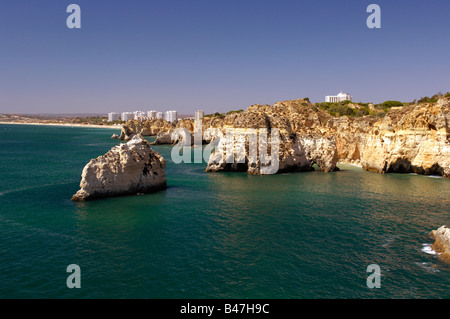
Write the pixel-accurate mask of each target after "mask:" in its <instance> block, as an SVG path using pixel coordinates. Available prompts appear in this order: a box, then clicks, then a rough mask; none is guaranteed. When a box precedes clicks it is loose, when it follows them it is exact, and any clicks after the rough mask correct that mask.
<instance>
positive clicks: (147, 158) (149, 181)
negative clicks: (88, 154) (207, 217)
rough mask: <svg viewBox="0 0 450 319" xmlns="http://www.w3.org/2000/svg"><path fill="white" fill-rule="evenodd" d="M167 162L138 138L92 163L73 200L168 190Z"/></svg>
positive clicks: (85, 170) (83, 174)
mask: <svg viewBox="0 0 450 319" xmlns="http://www.w3.org/2000/svg"><path fill="white" fill-rule="evenodd" d="M165 165H166V161H165V160H164V158H163V157H162V156H161V155H160V154H159V153H158V152H155V151H153V150H152V148H151V147H150V143H149V142H147V141H146V140H144V139H143V138H142V136H141V135H136V136H135V137H133V139H131V140H130V141H129V142H128V143H125V144H120V145H117V146H115V147H113V148H112V149H111V150H110V151H109V152H108V153H106V154H105V155H103V156H100V157H97V158H95V159H92V160H91V161H90V162H89V163H88V164H87V165H86V166H85V167H84V169H83V172H82V175H81V177H82V179H81V183H80V188H81V189H80V190H79V191H78V192H77V193H76V194H75V195H73V197H72V200H74V201H84V200H90V199H94V198H99V197H111V196H119V195H127V194H136V193H149V192H153V191H157V190H160V189H164V188H166V176H165Z"/></svg>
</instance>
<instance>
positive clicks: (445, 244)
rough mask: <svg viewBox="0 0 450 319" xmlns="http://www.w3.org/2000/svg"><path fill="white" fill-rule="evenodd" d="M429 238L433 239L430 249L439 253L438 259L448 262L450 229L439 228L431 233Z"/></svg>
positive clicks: (449, 258)
mask: <svg viewBox="0 0 450 319" xmlns="http://www.w3.org/2000/svg"><path fill="white" fill-rule="evenodd" d="M431 236H433V238H434V239H435V242H434V244H433V246H432V248H433V249H434V250H435V251H437V252H439V253H440V257H441V258H442V259H443V260H445V261H447V262H450V228H448V227H447V226H442V227H439V228H438V229H437V230H433V231H431Z"/></svg>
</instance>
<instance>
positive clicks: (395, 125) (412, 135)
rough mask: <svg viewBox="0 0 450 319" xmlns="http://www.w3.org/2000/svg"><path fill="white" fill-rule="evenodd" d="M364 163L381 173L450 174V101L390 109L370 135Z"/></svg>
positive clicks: (365, 165) (367, 168)
mask: <svg viewBox="0 0 450 319" xmlns="http://www.w3.org/2000/svg"><path fill="white" fill-rule="evenodd" d="M361 162H362V166H363V168H364V169H366V170H370V171H376V172H379V173H418V174H425V175H441V176H445V177H450V103H449V100H448V99H445V98H442V99H440V100H439V101H438V103H435V104H430V103H424V104H419V105H410V106H407V107H404V108H402V109H399V110H394V111H391V112H389V113H388V114H387V115H386V116H385V117H384V118H383V119H382V120H380V121H378V122H376V123H374V125H373V127H372V128H371V130H370V132H369V133H368V134H367V135H366V138H365V147H364V150H363V152H362V154H361Z"/></svg>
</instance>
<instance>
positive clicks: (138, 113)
mask: <svg viewBox="0 0 450 319" xmlns="http://www.w3.org/2000/svg"><path fill="white" fill-rule="evenodd" d="M133 114H134V119H135V120H141V119H142V118H143V117H145V115H146V114H145V112H142V111H134V113H133Z"/></svg>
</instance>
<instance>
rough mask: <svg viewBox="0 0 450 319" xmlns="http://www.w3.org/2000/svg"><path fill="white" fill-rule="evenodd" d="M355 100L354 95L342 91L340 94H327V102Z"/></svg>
mask: <svg viewBox="0 0 450 319" xmlns="http://www.w3.org/2000/svg"><path fill="white" fill-rule="evenodd" d="M346 100H348V101H353V96H350V94H348V93H343V92H340V93H339V94H338V95H327V96H325V102H330V103H338V102H342V101H346Z"/></svg>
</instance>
